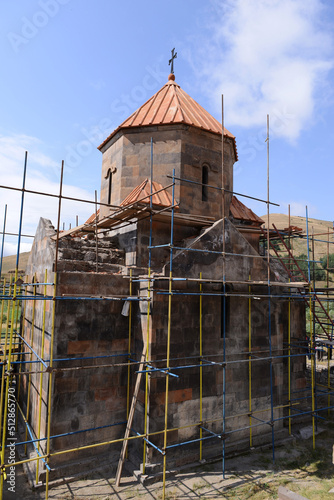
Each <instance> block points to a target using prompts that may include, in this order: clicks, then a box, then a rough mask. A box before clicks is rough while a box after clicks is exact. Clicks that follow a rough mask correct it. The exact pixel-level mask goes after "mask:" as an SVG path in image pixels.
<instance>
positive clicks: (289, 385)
mask: <svg viewBox="0 0 334 500" xmlns="http://www.w3.org/2000/svg"><path fill="white" fill-rule="evenodd" d="M288 345H289V347H288V391H289V436H291V406H290V405H291V299H290V297H289V304H288Z"/></svg>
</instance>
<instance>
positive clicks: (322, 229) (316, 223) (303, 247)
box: [261, 214, 334, 260]
mask: <svg viewBox="0 0 334 500" xmlns="http://www.w3.org/2000/svg"><path fill="white" fill-rule="evenodd" d="M261 218H262V219H263V220H264V221H265V223H266V226H267V215H262V216H261ZM273 223H274V224H275V226H276V227H277V229H284V228H287V227H288V226H289V217H288V215H284V214H270V216H269V224H270V227H272V224H273ZM290 224H291V226H298V227H300V228H301V229H302V230H303V234H305V235H306V217H298V216H291V217H290ZM328 229H329V230H330V236H329V241H330V244H329V253H334V238H333V222H332V221H326V220H318V219H310V218H309V219H308V230H309V236H310V237H311V236H312V234H314V235H315V236H314V238H315V240H324V241H315V245H314V250H315V260H320V259H321V257H323V256H325V255H327V238H328V235H327V233H328ZM292 248H293V254H294V255H300V254H302V253H304V254H307V239H306V237H304V238H294V239H293V240H292ZM310 250H312V244H311V241H310ZM311 258H312V257H311Z"/></svg>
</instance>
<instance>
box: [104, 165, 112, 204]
mask: <svg viewBox="0 0 334 500" xmlns="http://www.w3.org/2000/svg"><path fill="white" fill-rule="evenodd" d="M105 178H106V179H108V205H110V203H111V192H112V171H111V168H109V169H108V172H107V175H106V177H105Z"/></svg>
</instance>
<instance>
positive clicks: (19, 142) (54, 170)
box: [0, 135, 94, 255]
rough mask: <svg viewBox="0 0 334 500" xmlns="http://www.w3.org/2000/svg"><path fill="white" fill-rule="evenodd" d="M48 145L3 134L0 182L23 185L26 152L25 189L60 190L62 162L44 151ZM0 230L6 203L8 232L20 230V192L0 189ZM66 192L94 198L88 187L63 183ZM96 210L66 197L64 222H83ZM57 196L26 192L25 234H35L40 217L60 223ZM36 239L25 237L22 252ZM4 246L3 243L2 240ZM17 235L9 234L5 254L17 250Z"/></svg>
mask: <svg viewBox="0 0 334 500" xmlns="http://www.w3.org/2000/svg"><path fill="white" fill-rule="evenodd" d="M43 148H44V149H45V146H44V145H43V143H42V142H41V141H39V140H38V139H37V138H35V137H30V136H26V135H12V136H0V178H1V185H4V186H11V187H18V188H21V187H22V180H23V179H22V177H23V166H24V157H25V151H26V150H27V151H29V153H28V162H27V176H26V189H30V190H34V191H40V192H43V193H52V194H58V193H59V177H60V166H61V162H56V161H55V160H53V159H52V158H50V157H49V156H48V155H47V154H45V153H44V152H43ZM0 192H1V198H0V199H1V206H0V230H1V231H2V228H3V220H4V207H5V205H6V204H7V222H6V233H18V229H19V220H20V207H21V192H20V191H13V190H9V189H1V190H0ZM63 194H64V195H65V196H71V197H74V198H80V199H92V195H91V193H89V192H88V191H86V190H85V189H81V188H79V187H77V186H72V185H68V184H64V185H63ZM93 211H94V205H90V204H82V203H78V202H74V201H67V200H63V202H62V211H61V222H62V223H63V222H65V223H66V228H68V227H69V224H70V223H71V225H72V227H73V226H75V223H76V215H78V217H79V224H82V223H83V222H84V221H85V220H86V219H87V218H88V217H89V215H91V213H92V212H93ZM57 216H58V199H57V198H53V197H48V196H41V195H33V194H30V193H25V197H24V210H23V225H22V234H24V235H32V236H33V235H34V234H35V231H36V227H37V225H38V221H39V218H40V217H45V218H47V219H50V220H51V221H52V223H53V224H54V225H56V224H57ZM32 241H33V239H32V238H26V237H23V238H22V243H21V251H28V250H29V248H30V246H31V243H32ZM0 246H1V242H0ZM16 249H17V238H16V237H12V236H6V239H5V246H4V255H12V254H15V253H16Z"/></svg>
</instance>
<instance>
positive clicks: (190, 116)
mask: <svg viewBox="0 0 334 500" xmlns="http://www.w3.org/2000/svg"><path fill="white" fill-rule="evenodd" d="M171 124H185V125H191V126H193V127H196V128H199V129H202V130H207V131H209V132H212V133H214V134H217V135H221V134H222V126H221V123H219V121H218V120H216V118H214V117H213V116H212V115H211V114H210V113H209V112H208V111H206V110H205V109H204V108H203V107H202V106H201V105H200V104H198V102H196V101H195V100H194V99H193V98H192V97H190V96H189V95H188V94H187V93H186V92H185V91H184V90H183V89H181V87H180V85H178V84H177V83H176V82H175V81H174V75H173V74H170V75H169V78H168V81H167V83H165V85H163V87H161V89H160V90H158V92H156V93H155V94H154V95H153V96H152V97H150V99H148V100H147V101H146V102H145V103H144V104H142V106H140V107H139V108H138V109H137V110H136V111H134V112H133V113H132V114H131V115H130V116H129V117H128V118H127V119H126V120H124V121H123V122H122V123H121V124H120V125H119V126H118V127H117V128H116V129H115V130H114V131H113V132H112V133H111V134H110V135H109V136H108V137H107V138H106V139H105V140H104V141H103V142H102V143H101V144H100V145H99V146H98V149H99V150H101V149H102V148H103V146H105V145H106V144H107V142H109V141H110V139H111V138H112V137H113V136H114V135H116V134H117V132H118V131H119V130H121V129H129V128H133V127H149V126H155V125H171ZM224 136H225V137H229V138H231V139H233V142H234V149H235V154H236V157H237V148H236V142H235V136H234V135H233V134H231V132H229V131H228V130H227V129H226V128H225V127H224Z"/></svg>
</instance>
